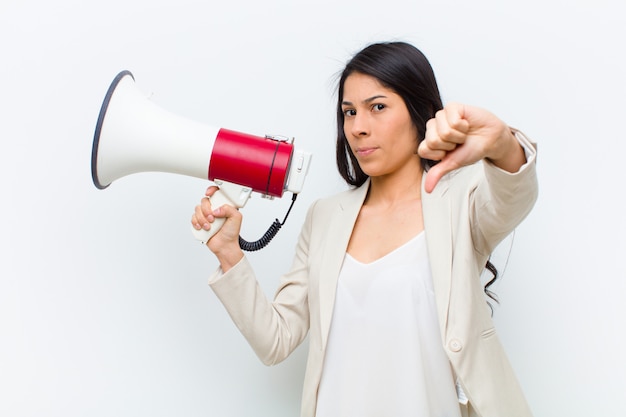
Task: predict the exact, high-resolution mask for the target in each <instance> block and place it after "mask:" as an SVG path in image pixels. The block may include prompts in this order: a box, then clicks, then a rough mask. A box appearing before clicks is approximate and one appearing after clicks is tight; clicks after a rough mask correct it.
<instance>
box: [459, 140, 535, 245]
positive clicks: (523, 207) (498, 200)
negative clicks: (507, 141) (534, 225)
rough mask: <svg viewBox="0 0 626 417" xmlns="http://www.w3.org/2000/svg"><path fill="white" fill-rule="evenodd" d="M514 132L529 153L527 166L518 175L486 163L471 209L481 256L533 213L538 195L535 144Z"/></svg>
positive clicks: (473, 236) (475, 241) (474, 232)
mask: <svg viewBox="0 0 626 417" xmlns="http://www.w3.org/2000/svg"><path fill="white" fill-rule="evenodd" d="M513 133H514V135H515V137H516V138H517V140H518V141H519V143H520V145H521V146H522V147H523V148H524V152H525V154H526V163H525V164H524V165H523V166H522V167H521V168H520V169H519V171H517V172H515V173H510V172H507V171H504V170H502V169H500V168H498V167H496V166H495V165H493V164H492V163H490V162H489V161H484V163H483V167H484V168H483V169H484V175H483V176H482V179H481V180H480V181H479V183H478V185H477V187H476V189H475V191H474V193H473V198H472V204H471V206H470V210H471V211H470V216H471V217H470V218H471V223H472V238H473V240H474V246H475V248H476V249H477V250H478V252H479V253H481V254H482V255H488V254H490V253H491V252H492V251H493V249H494V248H495V246H496V245H497V244H498V243H499V242H500V241H501V240H502V239H504V238H505V237H506V236H507V235H508V234H509V233H510V232H511V231H512V230H513V229H515V227H517V226H518V225H519V224H520V223H521V222H522V220H524V218H526V216H527V215H528V213H530V211H531V209H532V208H533V206H534V204H535V201H536V200H537V196H538V182H537V172H536V165H537V150H536V144H535V143H533V142H532V141H530V139H528V138H527V137H526V136H525V135H524V134H523V133H522V132H520V131H518V130H516V129H513Z"/></svg>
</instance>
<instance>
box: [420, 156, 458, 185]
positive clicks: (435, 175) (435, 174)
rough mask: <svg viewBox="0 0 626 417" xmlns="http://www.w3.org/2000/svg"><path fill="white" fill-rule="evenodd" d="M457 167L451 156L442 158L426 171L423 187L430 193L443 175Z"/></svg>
mask: <svg viewBox="0 0 626 417" xmlns="http://www.w3.org/2000/svg"><path fill="white" fill-rule="evenodd" d="M457 168H459V166H458V164H457V163H456V161H454V160H453V159H451V158H444V159H443V160H441V161H440V162H439V163H438V164H436V165H435V166H433V167H431V168H430V169H429V170H428V172H427V173H426V179H425V181H424V189H425V190H426V192H427V193H431V192H432V191H433V190H434V189H435V187H436V186H437V184H438V183H439V180H441V178H443V176H444V175H446V174H447V173H449V172H452V171H454V170H455V169H457Z"/></svg>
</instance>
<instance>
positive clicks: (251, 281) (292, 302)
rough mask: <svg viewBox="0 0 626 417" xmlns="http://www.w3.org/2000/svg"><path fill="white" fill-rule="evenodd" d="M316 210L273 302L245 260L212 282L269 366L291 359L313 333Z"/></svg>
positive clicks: (306, 223) (217, 272) (215, 277)
mask: <svg viewBox="0 0 626 417" xmlns="http://www.w3.org/2000/svg"><path fill="white" fill-rule="evenodd" d="M312 210H313V207H311V209H309V212H308V214H307V217H306V221H305V223H304V226H303V228H302V231H301V232H300V236H299V238H298V243H297V246H296V254H295V257H294V260H293V264H292V266H291V269H290V271H289V272H288V273H287V274H285V275H283V276H282V278H281V280H280V285H279V287H278V289H277V291H276V294H275V296H274V299H273V301H272V300H269V299H268V298H267V297H266V295H265V293H264V292H263V290H262V289H261V287H260V286H259V283H258V281H257V279H256V275H255V273H254V271H253V269H252V267H251V265H250V263H249V262H248V259H247V258H245V257H244V258H243V259H242V260H241V261H240V262H239V263H238V264H236V265H235V266H234V267H233V268H231V269H230V270H228V272H226V273H223V272H222V271H221V269H218V271H216V272H215V273H214V274H213V275H212V276H211V278H210V279H209V285H210V286H211V288H212V290H213V291H214V292H215V294H216V295H217V297H218V298H219V299H220V301H221V302H222V304H223V305H224V307H225V308H226V310H227V312H228V314H229V315H230V317H231V318H232V320H233V322H234V323H235V325H236V326H237V327H238V328H239V330H240V331H241V333H242V334H243V336H244V337H245V338H246V340H247V341H248V343H249V344H250V346H251V347H252V349H253V350H254V352H255V353H256V354H257V356H258V357H259V359H261V361H262V362H263V363H264V364H266V365H274V364H276V363H279V362H281V361H283V360H284V359H285V358H287V357H288V356H289V355H290V354H291V352H292V351H293V350H294V349H295V348H296V347H297V346H298V345H299V344H300V343H302V341H303V340H304V338H305V337H306V335H307V333H308V330H309V305H308V289H309V285H308V267H307V260H308V247H309V239H310V235H311V217H312V214H311V213H312Z"/></svg>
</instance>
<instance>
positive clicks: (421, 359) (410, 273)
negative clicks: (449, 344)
mask: <svg viewBox="0 0 626 417" xmlns="http://www.w3.org/2000/svg"><path fill="white" fill-rule="evenodd" d="M316 416H317V417H338V416H341V417H350V416H354V417H386V416H393V417H409V416H410V417H460V416H461V413H460V408H459V400H458V398H457V394H456V391H455V383H454V380H453V376H452V370H451V367H450V363H449V361H448V358H447V357H446V354H445V352H444V350H443V347H442V343H441V336H440V334H439V328H438V324H437V313H436V308H435V295H434V291H433V285H432V277H431V272H430V265H429V262H428V254H427V248H426V238H425V234H424V232H422V233H420V234H419V235H417V236H416V237H414V238H413V239H411V240H410V241H409V242H407V243H405V244H404V245H402V246H401V247H399V248H397V249H396V250H394V251H393V252H391V253H389V254H387V255H385V256H384V257H382V258H380V259H378V260H376V261H374V262H371V263H369V264H363V263H361V262H358V261H357V260H355V259H354V258H352V257H351V256H350V255H349V254H346V256H345V259H344V263H343V267H342V269H341V273H340V275H339V281H338V284H337V295H336V299H335V307H334V311H333V318H332V324H331V327H330V334H329V338H328V346H327V347H326V356H325V359H324V369H323V372H322V379H321V382H320V387H319V391H318V400H317V412H316Z"/></svg>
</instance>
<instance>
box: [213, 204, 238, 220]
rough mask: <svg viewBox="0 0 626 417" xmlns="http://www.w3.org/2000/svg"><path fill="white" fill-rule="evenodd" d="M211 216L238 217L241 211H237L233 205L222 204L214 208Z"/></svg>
mask: <svg viewBox="0 0 626 417" xmlns="http://www.w3.org/2000/svg"><path fill="white" fill-rule="evenodd" d="M212 214H213V216H215V217H220V218H221V217H224V218H231V217H233V218H239V217H241V213H240V212H239V210H237V209H236V208H235V207H233V206H231V205H229V204H224V205H222V206H220V207H217V208H216V209H215V210H213V213H212Z"/></svg>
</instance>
